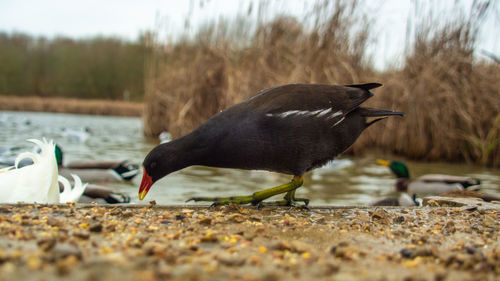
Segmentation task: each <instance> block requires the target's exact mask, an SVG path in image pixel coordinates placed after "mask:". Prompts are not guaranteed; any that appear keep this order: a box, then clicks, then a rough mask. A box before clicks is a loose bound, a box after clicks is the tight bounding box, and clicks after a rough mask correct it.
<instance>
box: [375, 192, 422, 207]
mask: <svg viewBox="0 0 500 281" xmlns="http://www.w3.org/2000/svg"><path fill="white" fill-rule="evenodd" d="M370 205H371V206H405V207H412V206H418V205H419V203H418V202H417V198H416V196H415V194H414V195H413V196H410V195H408V193H406V192H401V193H400V194H399V197H398V198H396V197H387V198H382V199H378V200H376V201H375V202H373V203H371V204H370Z"/></svg>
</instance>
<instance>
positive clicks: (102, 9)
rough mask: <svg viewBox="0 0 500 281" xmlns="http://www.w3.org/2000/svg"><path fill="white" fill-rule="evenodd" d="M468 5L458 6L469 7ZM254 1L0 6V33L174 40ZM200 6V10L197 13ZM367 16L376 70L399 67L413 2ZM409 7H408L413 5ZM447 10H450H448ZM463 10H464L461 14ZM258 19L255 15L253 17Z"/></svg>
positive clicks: (495, 47)
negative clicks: (143, 35) (151, 35)
mask: <svg viewBox="0 0 500 281" xmlns="http://www.w3.org/2000/svg"><path fill="white" fill-rule="evenodd" d="M472 1H473V0H462V1H461V2H462V4H463V6H465V7H469V6H470V3H471V2H472ZM259 2H260V1H259V0H241V1H236V0H204V1H200V0H189V1H187V0H186V1H180V0H163V1H159V0H141V1H132V0H104V1H98V0H86V1H68V0H44V1H39V0H0V32H22V33H27V34H30V35H35V36H38V35H42V36H45V37H49V38H52V37H55V36H67V37H71V38H85V37H91V36H95V35H104V36H109V35H113V36H117V37H121V38H124V39H128V40H134V39H136V38H137V36H138V34H139V32H140V31H145V30H156V31H158V30H160V31H161V32H162V33H164V34H165V36H170V37H175V36H176V35H177V34H180V33H182V32H183V31H184V26H185V19H186V18H190V19H191V20H192V21H193V22H191V23H190V31H193V30H195V29H196V26H197V25H199V24H201V23H203V22H206V21H208V20H217V19H219V18H221V17H226V18H231V17H235V16H236V15H237V14H238V13H246V11H247V9H248V7H249V5H250V3H253V7H254V9H256V8H257V7H258V6H259V5H258V3H259ZM265 2H266V3H267V5H268V8H269V10H270V11H271V13H268V16H269V17H272V15H273V14H276V13H281V14H291V15H294V16H296V17H297V18H298V19H299V20H301V19H302V18H303V17H304V11H305V10H308V8H310V7H311V6H312V5H313V2H314V1H299V0H288V1H287V0H275V1H265ZM493 2H494V7H493V9H492V10H491V11H490V14H489V16H488V18H487V20H486V21H485V23H484V25H483V29H482V31H481V34H480V38H479V40H478V48H477V49H478V50H483V49H484V50H487V51H489V52H492V53H494V54H496V55H497V56H500V41H499V39H498V37H499V35H500V5H499V4H498V3H496V2H495V1H493ZM200 3H203V7H200ZM363 3H366V5H365V7H364V8H365V9H366V11H369V16H371V17H373V19H375V28H373V29H372V30H373V31H374V32H376V34H375V36H373V37H374V38H376V40H374V41H373V42H372V45H371V46H370V48H369V53H370V55H371V56H372V58H373V62H374V63H375V66H376V67H377V68H378V69H383V68H385V67H387V66H388V65H390V64H396V65H397V63H398V58H401V53H402V52H403V50H404V47H405V39H406V30H407V19H408V15H409V13H410V12H414V11H415V9H412V5H414V4H415V3H421V1H417V2H414V1H412V0H385V1H383V0H371V1H369V0H367V1H366V2H363ZM412 3H413V4H412ZM429 3H430V6H432V7H433V11H434V12H435V13H436V14H442V15H443V16H444V17H446V15H447V14H451V13H455V12H456V10H459V7H456V6H453V5H454V3H456V0H443V1H433V0H430V2H429ZM450 7H453V9H452V8H450ZM464 10H466V9H464ZM253 14H257V13H255V12H254V13H253Z"/></svg>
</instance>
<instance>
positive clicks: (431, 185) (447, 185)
mask: <svg viewBox="0 0 500 281" xmlns="http://www.w3.org/2000/svg"><path fill="white" fill-rule="evenodd" d="M377 164H379V165H382V166H386V167H389V169H390V170H391V171H392V173H393V174H394V175H396V177H397V180H396V184H395V185H396V190H397V191H400V192H408V193H409V194H410V195H413V194H417V195H419V196H422V195H440V194H442V193H446V192H452V191H460V190H464V189H468V190H471V189H478V186H479V185H480V184H481V181H480V180H479V179H476V178H471V177H459V176H451V175H442V174H428V175H423V176H420V177H418V178H416V179H413V180H412V179H410V172H409V170H408V167H407V166H406V165H405V164H404V163H403V162H401V161H392V162H389V161H386V160H380V159H379V160H377Z"/></svg>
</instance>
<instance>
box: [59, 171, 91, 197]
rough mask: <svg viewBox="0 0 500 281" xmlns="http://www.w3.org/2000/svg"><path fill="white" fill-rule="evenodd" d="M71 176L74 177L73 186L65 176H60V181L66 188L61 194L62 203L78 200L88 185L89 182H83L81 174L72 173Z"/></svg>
mask: <svg viewBox="0 0 500 281" xmlns="http://www.w3.org/2000/svg"><path fill="white" fill-rule="evenodd" d="M71 176H72V177H73V180H74V182H75V185H74V186H73V188H71V184H70V183H69V181H68V180H67V179H66V178H65V177H63V176H59V177H58V180H59V182H60V183H62V185H63V187H64V190H63V191H62V192H61V193H60V194H59V202H60V203H68V202H78V200H79V199H80V197H81V196H82V194H83V192H84V191H85V188H86V187H87V183H86V184H82V180H81V179H80V177H79V176H77V175H75V174H71Z"/></svg>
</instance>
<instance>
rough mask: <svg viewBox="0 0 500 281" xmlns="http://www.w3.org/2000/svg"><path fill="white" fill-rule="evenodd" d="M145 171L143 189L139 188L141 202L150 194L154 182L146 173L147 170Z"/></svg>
mask: <svg viewBox="0 0 500 281" xmlns="http://www.w3.org/2000/svg"><path fill="white" fill-rule="evenodd" d="M143 171H144V172H143V173H142V182H141V187H139V200H142V199H144V197H146V194H148V191H149V189H150V188H151V186H152V185H153V180H152V179H151V177H150V176H149V175H148V173H147V172H146V169H143Z"/></svg>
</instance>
